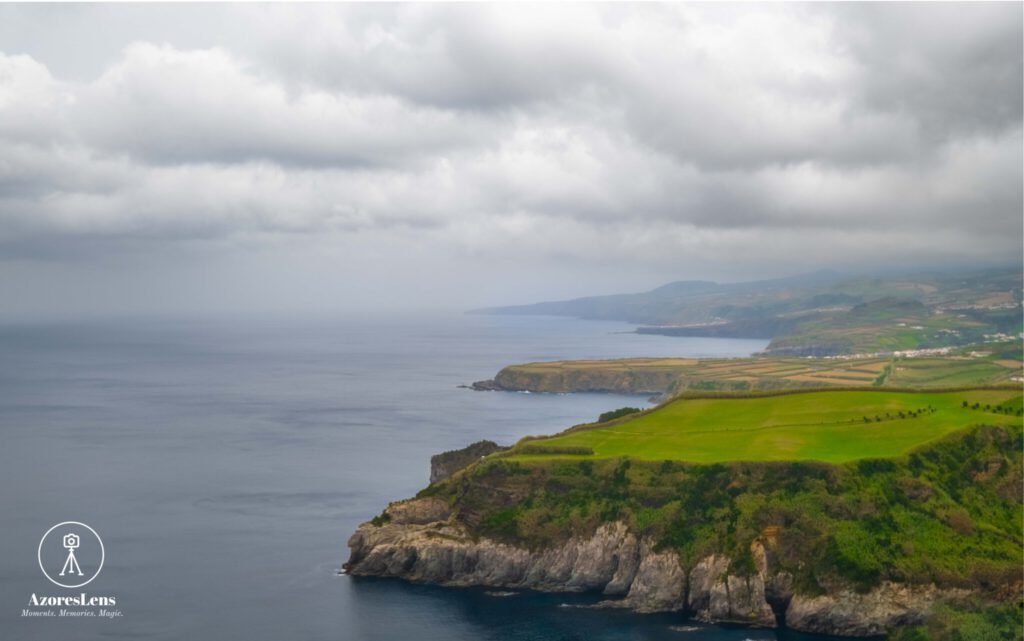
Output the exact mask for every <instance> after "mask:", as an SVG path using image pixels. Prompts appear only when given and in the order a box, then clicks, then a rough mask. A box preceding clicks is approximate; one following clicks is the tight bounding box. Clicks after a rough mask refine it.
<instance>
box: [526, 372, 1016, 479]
mask: <svg viewBox="0 0 1024 641" xmlns="http://www.w3.org/2000/svg"><path fill="white" fill-rule="evenodd" d="M1021 404H1022V394H1021V391H1020V390H1019V389H1001V390H992V389H989V390H969V391H959V392H897V391H885V390H864V391H859V390H849V391H819V392H798V393H787V394H778V395H773V396H761V397H752V398H680V399H677V400H675V401H672V402H670V403H667V404H665V405H662V406H660V407H658V408H655V409H653V410H650V411H648V412H644V413H642V414H638V415H633V416H631V417H627V418H623V419H618V420H616V421H611V422H609V423H604V424H601V425H597V426H580V427H577V428H574V429H572V430H569V431H568V432H565V433H563V434H562V435H559V436H555V437H552V438H545V439H536V440H530V441H527V442H525V443H521V444H520V445H518V446H517V447H516V448H515V449H513V450H512V452H511V454H512V455H514V456H516V457H517V458H520V459H524V460H526V459H538V458H547V457H549V456H559V457H562V456H581V457H582V456H585V457H587V458H592V457H593V458H617V457H631V458H635V459H646V460H681V461H693V462H700V463H715V462H724V461H782V460H790V461H796V460H816V461H825V462H830V463H841V462H845V461H851V460H856V459H863V458H883V457H892V456H898V455H901V454H905V453H906V452H908V451H909V450H911V449H913V448H915V447H917V446H919V445H922V444H924V443H927V442H929V441H931V440H934V439H936V438H939V437H941V436H943V435H945V434H948V433H950V432H954V431H957V430H961V429H965V428H967V427H970V426H973V425H979V424H988V425H1014V424H1018V425H1019V424H1020V423H1021V421H1022V420H1024V419H1022V418H1021V417H1020V416H1019V415H1018V414H1017V412H1019V411H1020V410H1021ZM517 452H518V454H517ZM590 453H592V454H590Z"/></svg>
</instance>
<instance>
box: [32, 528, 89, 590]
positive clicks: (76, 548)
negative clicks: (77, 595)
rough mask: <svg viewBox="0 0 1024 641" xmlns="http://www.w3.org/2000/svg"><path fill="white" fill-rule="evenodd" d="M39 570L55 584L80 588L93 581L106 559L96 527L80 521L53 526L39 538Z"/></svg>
mask: <svg viewBox="0 0 1024 641" xmlns="http://www.w3.org/2000/svg"><path fill="white" fill-rule="evenodd" d="M37 556H38V559H39V569H40V570H42V571H43V575H44V576H45V577H46V578H47V579H49V580H50V581H51V582H52V583H54V584H55V585H59V586H60V587H62V588H80V587H82V586H83V585H86V584H88V583H91V582H92V580H93V579H95V578H96V577H97V576H98V575H99V573H100V570H102V569H103V562H104V560H105V559H106V550H105V549H104V547H103V540H102V539H101V538H100V535H99V534H97V533H96V530H94V529H92V528H91V527H89V526H88V525H86V524H85V523H81V522H79V521H64V522H63V523H58V524H57V525H54V526H53V527H51V528H50V529H49V530H47V531H46V534H44V535H43V538H42V539H40V541H39V550H38V554H37Z"/></svg>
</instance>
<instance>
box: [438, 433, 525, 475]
mask: <svg viewBox="0 0 1024 641" xmlns="http://www.w3.org/2000/svg"><path fill="white" fill-rule="evenodd" d="M507 449H508V448H507V447H502V446H500V445H498V444H497V443H495V442H494V441H477V442H476V443H473V444H472V445H469V446H466V447H464V448H462V449H458V450H450V451H448V452H443V453H441V454H435V455H434V456H431V457H430V482H431V483H437V482H438V481H443V480H444V479H446V478H448V477H450V476H451V475H452V474H454V473H456V472H458V471H459V470H461V469H462V468H464V467H466V466H467V465H470V464H471V463H476V462H477V461H479V460H480V459H481V458H483V457H485V456H487V455H488V454H493V453H494V452H500V451H501V450H507Z"/></svg>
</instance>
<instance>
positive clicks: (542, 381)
mask: <svg viewBox="0 0 1024 641" xmlns="http://www.w3.org/2000/svg"><path fill="white" fill-rule="evenodd" d="M1004 351H1005V350H1004ZM1009 351H1010V353H1012V352H1013V350H1009ZM1022 375H1024V370H1022V363H1021V361H1020V360H1016V359H1013V358H1006V354H1005V353H999V354H981V355H975V356H971V355H969V354H964V355H959V356H945V357H915V358H907V357H901V358H895V359H893V358H851V359H823V358H781V357H755V358H735V359H708V360H696V359H682V358H631V359H618V360H606V361H554V362H547V363H527V364H525V365H512V366H509V367H506V368H505V369H503V370H502V371H501V372H500V373H499V374H498V376H497V377H496V379H495V380H496V381H497V383H498V384H500V386H501V388H503V389H508V390H519V391H531V392H556V393H565V392H577V391H609V392H630V391H632V392H636V393H658V392H667V393H668V394H669V395H675V394H681V393H687V392H694V391H696V392H746V391H756V390H778V389H799V388H823V387H824V388H827V387H854V386H865V387H900V388H904V387H912V388H920V389H927V388H948V387H961V386H983V385H1004V384H1013V383H1017V382H1020V380H1021V377H1022ZM1015 379H1017V380H1015Z"/></svg>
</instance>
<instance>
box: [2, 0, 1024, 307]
mask: <svg viewBox="0 0 1024 641" xmlns="http://www.w3.org/2000/svg"><path fill="white" fill-rule="evenodd" d="M55 11H63V12H62V13H61V14H60V15H61V17H62V18H63V19H64V21H63V22H62V23H61V24H62V26H61V27H52V26H50V25H53V24H54V20H53V18H54V12H55ZM0 23H2V24H4V25H7V26H6V27H0V283H3V280H4V278H6V279H7V280H8V282H7V283H6V285H7V287H6V290H5V291H7V292H8V293H10V292H15V290H16V293H18V295H19V296H21V297H22V298H24V297H25V295H26V294H25V292H26V291H28V290H29V289H30V288H28V287H27V286H22V287H19V288H15V289H11V287H10V280H11V279H13V278H14V277H15V275H17V278H18V279H19V282H20V281H23V280H24V277H25V275H26V274H29V275H31V274H33V273H39V274H50V275H51V276H47V278H50V279H51V281H52V280H53V279H56V280H58V281H59V280H60V278H61V277H60V276H52V274H54V273H56V274H59V273H60V270H57V271H56V272H54V271H53V267H52V264H53V263H58V264H64V265H69V266H70V267H68V268H69V269H86V270H87V271H88V270H90V269H96V265H97V264H101V263H105V262H106V263H109V264H111V265H117V266H118V268H119V269H127V270H129V271H131V269H132V265H133V264H135V262H137V261H140V260H143V258H142V257H146V260H148V261H150V262H154V261H155V262H156V263H160V261H164V262H163V263H160V265H161V266H160V267H159V268H156V267H154V268H153V269H157V270H169V273H170V274H173V273H175V270H180V273H182V274H185V273H187V272H188V269H187V268H181V267H180V262H181V260H182V257H183V256H191V257H192V258H191V260H206V261H210V262H209V264H211V265H213V264H215V263H217V264H223V262H224V261H225V260H227V261H228V262H231V260H230V257H231V256H235V257H237V261H235V263H234V264H235V265H236V266H238V265H242V264H245V265H251V264H258V265H261V266H262V269H263V270H264V271H265V273H266V274H278V275H280V274H281V273H282V271H284V272H285V273H288V269H291V268H293V267H294V265H295V262H294V261H296V260H298V261H299V262H300V263H301V262H303V261H305V268H302V269H299V271H298V272H297V273H296V278H307V277H308V276H309V274H313V273H316V274H321V273H322V272H323V271H324V270H325V269H326V270H332V269H333V270H336V273H337V274H338V278H340V279H344V278H346V276H345V273H346V272H348V271H350V270H356V271H362V272H363V273H364V274H365V273H380V274H385V275H386V274H387V273H390V272H393V271H395V265H398V266H399V268H398V269H397V271H399V272H403V273H405V274H406V276H403V277H402V279H400V280H402V282H405V283H406V285H408V292H406V293H405V294H404V295H412V292H414V291H421V290H422V285H421V284H418V281H417V278H416V277H414V276H410V275H409V274H410V273H411V274H415V275H417V276H418V277H421V278H423V279H432V280H434V281H436V280H438V279H440V278H444V277H450V276H451V275H452V273H464V272H466V271H472V270H478V269H485V268H486V269H489V270H492V276H493V277H494V278H496V279H498V280H499V281H500V280H501V279H511V278H524V279H527V280H530V279H532V281H531V282H533V283H534V284H535V285H538V287H539V288H538V289H537V295H544V294H547V293H552V294H553V293H556V292H557V293H561V291H562V290H561V289H559V290H553V289H551V288H550V287H547V288H545V287H543V286H540V285H541V284H543V283H546V282H550V280H551V278H552V277H551V275H552V274H554V278H555V279H556V280H558V279H577V280H576V281H575V282H576V283H577V284H576V285H575V286H574V287H569V286H564V285H563V286H561V287H562V289H564V290H565V291H566V292H567V293H568V292H570V291H576V290H579V291H580V292H581V293H583V292H587V291H591V290H603V289H606V288H605V287H600V284H601V283H607V282H609V281H608V280H607V279H608V278H609V275H610V274H615V275H616V276H617V277H618V278H620V279H621V280H622V281H625V280H627V279H639V280H644V279H646V280H648V281H653V282H658V281H661V280H669V279H671V278H676V277H685V276H695V277H707V276H711V277H715V276H719V277H721V276H725V277H730V276H735V277H741V276H751V275H755V274H762V273H763V274H770V273H783V272H786V271H797V270H802V269H812V268H817V267H822V266H826V265H836V266H842V267H856V266H858V265H865V266H869V267H877V266H878V263H879V261H883V260H884V261H885V263H886V264H893V265H912V264H930V265H937V264H947V263H950V262H954V263H957V262H959V263H965V264H967V263H978V264H982V263H998V262H1004V263H1005V262H1008V261H1011V262H1012V261H1019V260H1020V255H1021V248H1022V240H1021V237H1022V233H1024V232H1022V222H1021V221H1022V216H1021V212H1022V206H1024V205H1022V172H1024V166H1022V155H1021V150H1022V104H1021V102H1022V99H1021V96H1022V76H1024V69H1022V62H1021V56H1020V51H1021V47H1022V30H1021V23H1022V7H1021V5H1019V4H1000V5H993V4H971V5H927V4H925V5H921V4H914V5H897V6H889V5H882V4H868V5H735V6H730V5H668V6H663V5H638V6H616V5H560V6H553V7H547V6H532V5H531V6H523V5H428V4H413V5H349V6H324V5H307V6H287V5H275V6H263V7H255V6H218V7H213V6H207V7H184V6H181V7H167V6H163V7H102V8H100V7H95V8H79V7H75V8H71V7H67V8H64V9H62V8H58V7H30V6H10V5H8V6H5V7H2V8H0ZM105 25H111V26H110V28H109V30H108V31H107V36H108V37H107V38H105V41H106V42H105V43H103V44H99V43H98V42H97V41H96V39H95V38H86V36H83V35H81V34H88V33H94V32H96V31H97V30H104V28H105ZM197 25H199V26H197ZM15 32H17V33H18V34H21V35H19V36H16V35H15ZM25 34H28V35H27V36H26V35H25ZM75 34H77V35H75ZM76 38H77V40H76ZM108 43H114V44H108ZM196 256H200V257H204V258H195V257H196ZM297 256H300V257H302V258H296V257H297ZM226 257H227V258H226ZM312 257H319V258H312ZM283 261H291V262H289V263H288V264H289V265H291V266H292V267H291V268H290V267H287V266H285V265H284V264H283ZM413 261H415V262H413ZM42 264H49V266H48V267H45V268H44V267H42V266H39V265H42ZM517 264H518V265H519V266H518V267H516V265H517ZM523 264H529V265H531V266H532V268H531V269H524V268H523V267H522V265H523ZM32 265H37V266H38V268H37V269H35V271H34V268H33V267H32ZM76 265H77V266H76ZM382 265H387V266H388V267H387V268H384V267H382ZM5 266H6V267H5ZM140 273H147V274H149V276H150V277H152V275H153V274H151V273H149V271H147V270H141V271H140ZM218 273H219V274H221V276H222V277H224V278H227V276H224V274H226V273H227V272H223V271H222V272H218ZM585 274H590V275H591V277H590V279H589V280H588V279H587V278H586V277H581V275H585ZM41 278H42V277H41ZM93 278H95V279H104V278H108V279H109V276H108V275H104V273H100V272H97V273H95V274H94V275H93ZM602 279H604V280H602ZM29 280H31V278H29ZM70 280H73V279H69V282H70ZM172 280H173V279H172ZM281 282H282V288H283V289H286V290H287V289H289V287H290V286H289V285H288V284H287V279H284V281H281ZM395 282H396V281H394V280H393V279H392V280H388V279H387V278H385V277H383V276H382V280H381V281H380V286H381V287H388V286H392V285H394V284H395ZM473 282H477V281H473ZM611 282H615V279H614V278H612V281H611ZM51 284H52V283H51ZM58 284H59V283H58ZM645 284H650V283H645ZM186 289H187V288H186ZM455 290H459V291H452V292H449V294H450V295H448V296H447V298H449V299H451V300H452V301H456V302H461V301H462V299H463V298H466V302H478V300H486V301H487V302H491V301H492V300H494V298H495V296H493V295H491V294H488V295H472V296H468V297H467V296H466V295H465V290H464V289H462V288H460V287H458V286H457V287H455ZM460 296H462V298H460ZM488 296H490V298H488ZM186 298H187V297H186ZM442 298H443V297H442ZM494 302H506V301H505V300H502V299H498V300H495V301H494Z"/></svg>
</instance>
